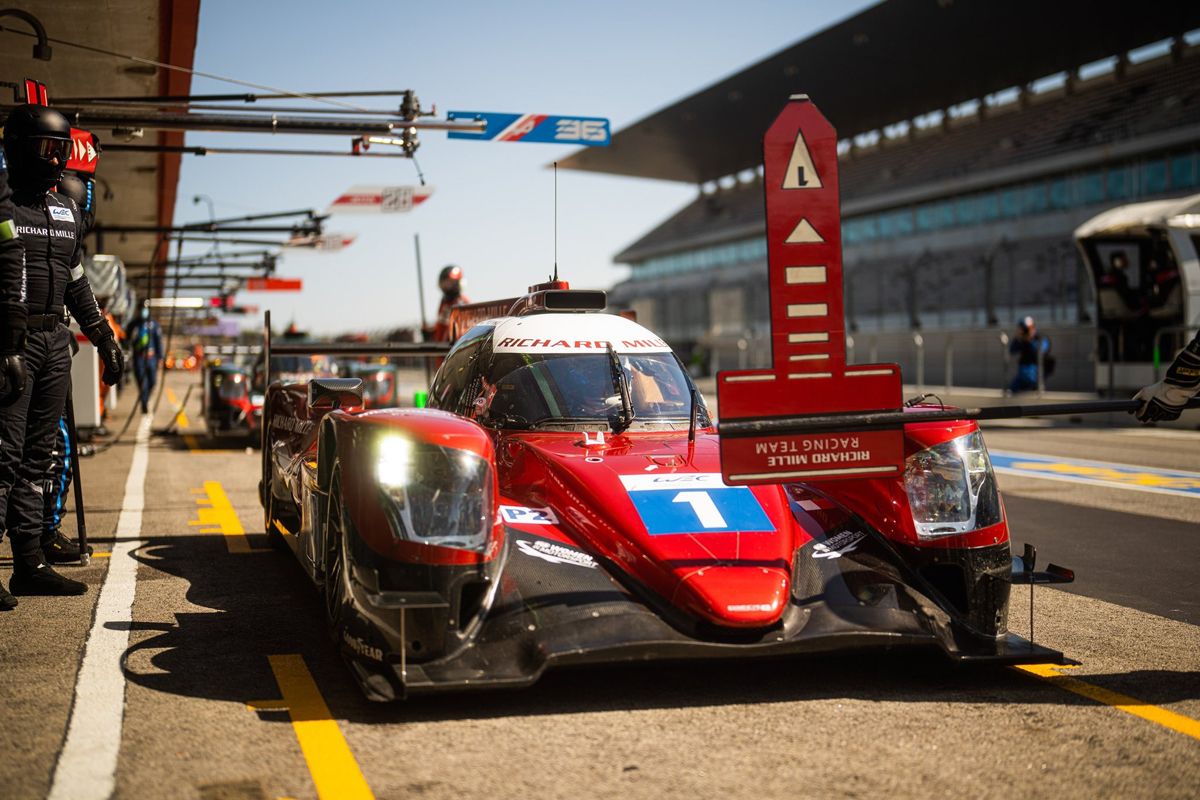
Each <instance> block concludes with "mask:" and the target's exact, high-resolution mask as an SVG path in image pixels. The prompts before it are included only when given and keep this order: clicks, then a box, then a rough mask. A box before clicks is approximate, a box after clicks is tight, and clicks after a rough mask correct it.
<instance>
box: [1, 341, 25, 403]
mask: <svg viewBox="0 0 1200 800" xmlns="http://www.w3.org/2000/svg"><path fill="white" fill-rule="evenodd" d="M24 391H25V357H24V356H22V355H21V354H20V353H3V354H0V407H5V406H11V405H12V404H13V403H15V402H17V399H18V398H20V396H21V394H22V393H23V392H24Z"/></svg>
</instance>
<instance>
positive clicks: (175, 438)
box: [150, 430, 258, 453]
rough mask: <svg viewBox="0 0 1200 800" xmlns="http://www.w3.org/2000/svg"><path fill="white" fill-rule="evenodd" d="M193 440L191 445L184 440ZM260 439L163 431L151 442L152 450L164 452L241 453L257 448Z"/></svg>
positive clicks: (155, 435) (194, 432) (196, 432)
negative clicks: (250, 448)
mask: <svg viewBox="0 0 1200 800" xmlns="http://www.w3.org/2000/svg"><path fill="white" fill-rule="evenodd" d="M185 435H186V436H188V437H189V438H190V439H191V443H190V444H189V443H188V442H187V441H185V440H184V436H185ZM257 445H258V437H257V436H255V437H254V440H253V441H251V439H250V437H249V436H228V437H220V438H217V437H213V436H209V435H208V434H206V433H203V432H201V431H200V430H194V431H193V430H188V431H182V432H181V431H175V432H172V433H166V432H164V431H162V430H156V431H155V432H154V438H153V440H152V441H151V445H150V446H151V447H152V448H160V449H164V450H174V451H190V452H193V453H195V452H207V451H216V452H230V453H240V452H242V451H244V450H245V449H246V448H247V447H254V448H257Z"/></svg>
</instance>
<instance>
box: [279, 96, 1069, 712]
mask: <svg viewBox="0 0 1200 800" xmlns="http://www.w3.org/2000/svg"><path fill="white" fill-rule="evenodd" d="M836 147H837V136H836V133H835V132H834V131H833V128H832V126H830V125H829V124H828V122H827V121H825V120H824V118H823V117H821V116H820V115H819V113H818V112H817V111H816V110H815V108H814V107H813V106H812V104H811V103H809V102H808V99H807V97H803V96H797V97H794V98H793V99H792V101H791V102H789V104H788V106H787V107H786V108H785V109H784V112H783V113H782V114H781V115H780V117H779V118H778V119H777V120H776V121H775V123H774V124H773V125H772V126H771V128H770V130H769V131H768V132H767V134H766V136H765V137H764V153H765V159H764V187H765V191H766V199H767V228H768V230H767V233H768V256H769V268H770V270H769V275H770V281H771V328H772V358H773V368H772V369H769V370H750V371H745V372H740V373H722V374H721V375H720V376H719V383H718V393H719V399H720V404H721V408H720V411H721V415H722V419H721V423H720V428H719V431H720V432H719V433H718V427H717V426H716V425H715V424H714V422H713V420H712V418H711V417H710V414H709V410H708V409H707V407H706V405H705V402H704V400H703V398H702V397H701V396H700V393H699V392H698V391H697V390H696V387H695V386H694V385H693V384H692V381H691V378H690V377H689V376H688V373H687V371H686V370H685V369H684V368H683V365H682V364H681V363H680V361H679V359H678V358H677V357H676V356H675V354H674V353H673V352H672V351H671V348H670V347H669V346H668V345H667V343H666V342H664V341H663V340H662V339H660V338H659V337H657V336H656V335H655V334H654V333H652V332H651V331H649V330H647V329H646V328H644V327H642V326H641V325H639V324H637V322H635V321H633V320H631V319H628V318H626V317H623V316H620V315H613V314H607V313H604V308H605V297H604V293H603V292H595V291H571V290H570V289H569V288H568V287H567V285H566V284H565V283H563V282H557V281H555V282H552V283H549V284H543V285H539V286H534V287H531V288H530V292H529V294H527V295H525V296H524V297H521V298H516V299H513V300H508V301H500V302H496V303H481V304H475V305H467V306H459V307H456V308H455V309H454V311H453V315H452V318H451V320H450V329H451V331H450V334H451V338H452V339H453V340H454V342H455V343H454V346H453V348H451V349H450V350H449V352H448V354H446V352H445V349H444V347H443V348H442V349H441V350H438V349H437V348H436V346H434V347H430V346H426V347H424V348H423V347H422V346H420V345H390V346H379V347H378V348H375V349H372V348H365V347H364V346H363V345H345V344H334V345H325V346H317V345H307V346H306V345H291V346H281V347H280V348H279V351H280V354H286V355H308V354H313V353H316V352H324V353H338V354H341V355H348V356H359V357H361V356H369V355H390V356H397V355H405V354H407V355H418V354H423V355H427V356H440V355H445V361H444V362H443V363H442V364H441V366H440V368H439V369H438V372H437V374H436V375H435V376H434V379H433V382H432V385H431V386H430V390H429V408H424V409H379V410H363V408H362V406H363V395H362V383H361V381H358V380H355V379H318V380H312V381H309V382H308V383H307V384H293V385H278V384H276V385H272V386H270V388H269V389H268V392H267V398H266V404H265V407H264V424H263V430H264V447H263V482H262V498H263V505H264V508H265V511H266V526H267V530H268V532H269V533H270V534H271V535H272V536H273V537H274V538H275V539H276V540H277V541H280V542H286V543H287V545H288V546H289V547H290V548H291V549H292V550H293V551H294V552H295V553H296V555H297V557H298V558H299V559H300V562H301V563H302V565H303V566H304V569H305V570H306V571H307V573H308V575H309V576H310V577H311V578H312V580H313V581H314V582H315V583H316V584H317V586H319V587H320V589H321V592H322V593H323V595H324V599H325V608H326V612H327V616H328V622H329V625H330V627H331V628H332V631H333V633H334V636H335V637H336V639H337V641H338V642H339V644H340V646H341V650H342V653H343V655H344V656H345V658H346V660H347V662H348V663H349V665H350V667H351V669H352V670H353V672H354V674H355V676H356V678H357V679H358V681H359V684H360V685H361V686H362V688H363V690H364V692H365V693H366V694H367V696H368V697H370V698H371V699H374V700H391V699H394V698H399V697H404V696H405V695H408V694H413V693H418V692H430V691H438V690H454V689H467V688H477V687H495V686H524V685H528V684H530V683H533V682H534V681H535V680H537V678H538V676H539V675H541V673H542V672H543V671H544V670H545V669H546V668H547V667H549V666H552V665H556V664H580V663H597V662H615V661H631V660H647V659H673V660H679V659H691V658H737V657H756V656H779V655H786V654H797V653H813V652H823V651H830V650H845V649H865V648H887V647H896V646H901V645H911V646H924V647H935V648H940V649H941V650H942V651H943V652H945V653H946V654H947V655H948V656H950V657H951V658H954V659H957V660H961V661H994V662H1002V663H1016V662H1047V661H1061V659H1062V655H1061V654H1060V653H1057V652H1055V651H1052V650H1048V649H1046V648H1043V647H1039V646H1037V645H1034V644H1032V643H1031V642H1029V641H1026V640H1025V639H1022V638H1021V637H1019V636H1016V635H1014V634H1012V633H1009V632H1008V630H1007V617H1008V600H1009V591H1010V589H1011V586H1012V584H1013V583H1014V582H1022V583H1034V582H1051V581H1055V582H1065V581H1067V580H1069V579H1070V574H1069V571H1066V570H1062V569H1061V568H1058V569H1056V568H1053V566H1052V567H1051V568H1050V569H1049V570H1047V571H1046V572H1044V573H1035V572H1033V560H1034V559H1033V557H1032V555H1033V554H1032V551H1031V549H1027V550H1026V554H1025V556H1023V557H1022V558H1018V559H1013V558H1012V556H1011V554H1010V551H1009V533H1008V526H1007V524H1006V522H1005V518H1004V507H1003V504H1002V503H1001V500H1000V495H999V492H998V490H997V486H996V478H995V475H994V474H993V471H992V466H991V463H990V461H989V459H988V453H987V450H986V448H985V447H984V443H983V438H982V436H981V434H980V432H979V428H978V424H977V423H976V422H974V421H971V420H963V419H956V418H955V416H954V415H955V413H956V412H954V411H940V412H936V413H933V412H925V413H924V414H923V419H920V420H918V419H917V416H918V414H919V413H920V410H921V408H920V406H919V405H918V406H916V407H915V408H909V409H906V410H901V406H902V403H901V383H900V375H899V369H898V368H897V367H896V366H895V365H894V364H880V365H859V364H854V365H849V364H847V363H846V360H845V353H844V332H843V325H844V320H843V319H842V297H841V286H842V276H841V251H840V242H839V238H838V230H839V227H840V220H839V219H838V207H837V152H836ZM267 331H268V349H269V346H270V341H269V331H270V325H269V320H268V325H267ZM306 347H307V348H309V349H305V348H306ZM313 348H320V349H313ZM268 363H269V357H268ZM912 412H917V413H912ZM910 414H911V416H912V417H913V421H912V422H909V421H908V420H906V419H905V417H908V416H910ZM931 417H933V418H936V421H933V420H931V419H930V418H931ZM851 419H853V420H855V423H854V424H853V425H848V424H846V423H847V421H848V420H851ZM880 422H882V425H881V424H879V423H880Z"/></svg>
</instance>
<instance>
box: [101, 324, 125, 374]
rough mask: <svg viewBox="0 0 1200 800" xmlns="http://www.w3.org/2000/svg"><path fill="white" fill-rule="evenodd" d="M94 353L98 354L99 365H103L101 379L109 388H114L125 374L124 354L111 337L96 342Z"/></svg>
mask: <svg viewBox="0 0 1200 800" xmlns="http://www.w3.org/2000/svg"><path fill="white" fill-rule="evenodd" d="M96 351H97V352H98V353H99V354H100V363H101V364H103V365H104V374H103V375H102V376H101V377H102V379H103V380H104V382H105V383H107V384H108V385H109V386H116V385H117V382H118V381H120V380H121V376H122V375H123V374H125V354H124V353H122V352H121V348H120V347H118V346H117V340H116V339H114V338H113V337H111V336H108V337H105V338H103V339H101V340H100V341H98V342H96Z"/></svg>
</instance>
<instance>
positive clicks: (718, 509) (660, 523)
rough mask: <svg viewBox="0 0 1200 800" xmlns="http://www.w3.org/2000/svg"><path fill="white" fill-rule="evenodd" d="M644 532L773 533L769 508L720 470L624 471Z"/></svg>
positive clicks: (626, 486)
mask: <svg viewBox="0 0 1200 800" xmlns="http://www.w3.org/2000/svg"><path fill="white" fill-rule="evenodd" d="M621 483H623V484H624V485H625V490H626V491H627V492H629V499H630V500H632V501H633V505H634V507H635V508H636V509H637V512H638V515H639V516H640V517H641V518H642V523H643V524H644V525H645V526H646V532H647V533H649V534H651V535H653V536H657V535H660V534H667V533H729V532H732V531H744V532H749V531H755V532H759V531H763V532H772V531H774V530H775V526H774V525H772V524H771V520H770V518H769V517H768V516H767V513H766V512H765V511H763V507H762V505H761V504H760V503H759V502H758V498H756V497H755V496H754V493H753V492H752V491H750V490H749V489H747V488H746V487H744V486H726V485H725V483H724V482H723V481H722V480H721V475H720V473H716V472H714V473H679V472H677V473H671V474H663V475H622V476H621Z"/></svg>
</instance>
